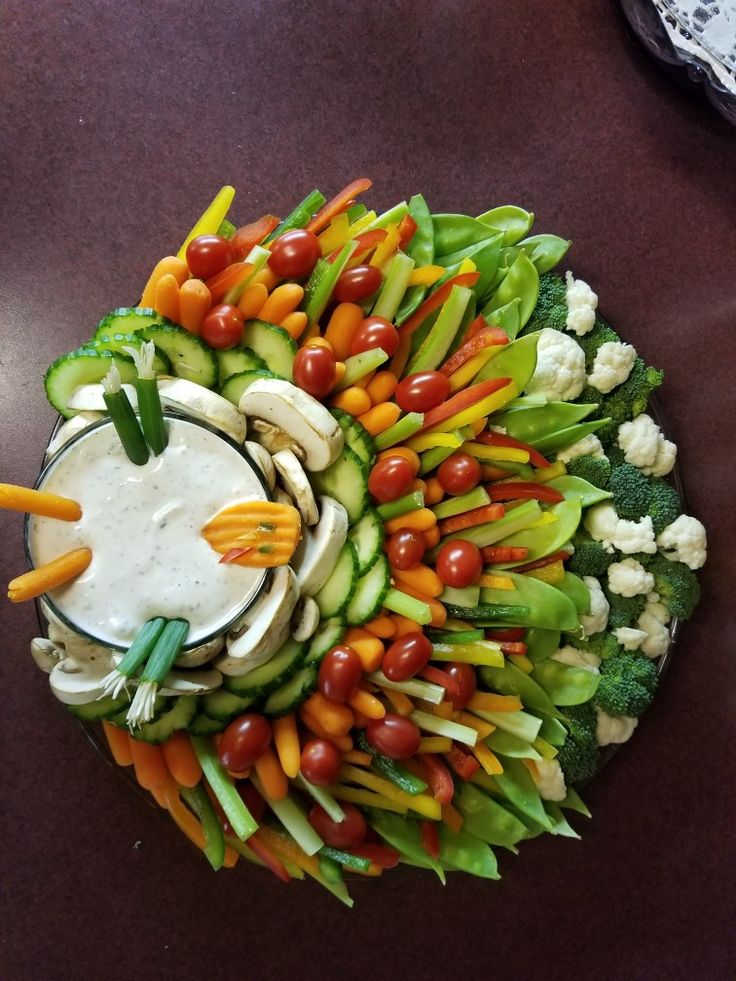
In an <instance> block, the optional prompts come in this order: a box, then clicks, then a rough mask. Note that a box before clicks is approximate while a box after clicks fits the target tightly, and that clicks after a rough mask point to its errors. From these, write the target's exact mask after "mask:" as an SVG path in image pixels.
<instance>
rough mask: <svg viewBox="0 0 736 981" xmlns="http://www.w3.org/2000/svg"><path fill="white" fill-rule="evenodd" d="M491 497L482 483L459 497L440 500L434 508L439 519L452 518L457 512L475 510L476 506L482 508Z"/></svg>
mask: <svg viewBox="0 0 736 981" xmlns="http://www.w3.org/2000/svg"><path fill="white" fill-rule="evenodd" d="M490 503H491V498H490V496H489V494H488V491H487V490H486V489H485V487H482V486H481V485H480V484H479V485H478V486H477V487H474V488H473V489H472V490H470V491H468V492H467V493H466V494H460V495H459V496H458V497H450V498H448V499H447V500H446V501H440V503H439V504H435V506H434V507H433V508H432V510H433V511H434V513H435V514H436V515H437V519H438V520H441V519H442V518H452V517H454V516H455V515H456V514H463V513H464V512H465V511H473V510H475V508H482V507H483V506H484V505H485V504H490Z"/></svg>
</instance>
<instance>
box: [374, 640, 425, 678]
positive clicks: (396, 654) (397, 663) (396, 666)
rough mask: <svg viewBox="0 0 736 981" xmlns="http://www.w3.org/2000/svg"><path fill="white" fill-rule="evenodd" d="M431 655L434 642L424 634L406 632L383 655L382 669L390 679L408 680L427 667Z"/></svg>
mask: <svg viewBox="0 0 736 981" xmlns="http://www.w3.org/2000/svg"><path fill="white" fill-rule="evenodd" d="M431 656H432V644H431V643H430V641H429V639H428V638H427V637H425V636H424V634H420V633H419V632H418V631H416V632H414V633H410V634H404V636H403V637H399V639H398V640H395V641H394V642H393V644H391V646H390V647H389V649H388V650H387V651H386V653H385V654H384V655H383V663H382V664H381V670H382V671H383V673H384V674H385V675H386V677H387V678H388V680H389V681H407V680H408V679H409V678H413V677H414V675H415V674H417V673H418V672H419V671H421V670H422V668H426V666H427V664H428V663H429V659H430V657H431Z"/></svg>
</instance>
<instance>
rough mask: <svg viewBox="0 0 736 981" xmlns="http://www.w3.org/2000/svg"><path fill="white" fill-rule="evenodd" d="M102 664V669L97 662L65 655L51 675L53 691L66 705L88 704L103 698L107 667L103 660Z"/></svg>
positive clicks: (50, 680) (50, 681)
mask: <svg viewBox="0 0 736 981" xmlns="http://www.w3.org/2000/svg"><path fill="white" fill-rule="evenodd" d="M100 665H101V666H102V670H100V668H99V667H98V666H97V665H95V664H92V663H89V662H86V663H85V662H84V661H81V662H80V661H77V660H75V659H74V658H73V657H65V658H64V660H63V661H59V663H58V664H57V665H56V666H55V667H54V668H53V669H52V671H51V674H50V675H49V684H50V685H51V691H52V692H53V693H54V695H55V696H56V697H57V698H58V699H59V701H60V702H64V704H65V705H86V704H87V703H88V702H94V701H96V700H97V699H98V698H102V696H103V695H104V694H105V691H104V687H103V680H104V678H105V675H106V674H107V669H106V668H105V666H104V665H102V662H100Z"/></svg>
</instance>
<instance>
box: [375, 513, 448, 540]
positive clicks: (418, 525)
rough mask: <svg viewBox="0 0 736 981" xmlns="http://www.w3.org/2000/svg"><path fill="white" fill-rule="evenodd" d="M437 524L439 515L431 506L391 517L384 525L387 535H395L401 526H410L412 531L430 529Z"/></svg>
mask: <svg viewBox="0 0 736 981" xmlns="http://www.w3.org/2000/svg"><path fill="white" fill-rule="evenodd" d="M436 524H437V517H436V516H435V514H434V512H433V511H430V510H429V508H420V509H419V510H418V511H410V512H409V514H402V515H401V516H400V517H398V518H391V520H390V521H387V522H386V523H385V525H384V527H385V529H386V534H387V535H393V533H394V532H395V531H399V530H400V529H401V528H410V529H411V530H412V531H428V530H429V529H430V528H433V527H434V526H435V525H436Z"/></svg>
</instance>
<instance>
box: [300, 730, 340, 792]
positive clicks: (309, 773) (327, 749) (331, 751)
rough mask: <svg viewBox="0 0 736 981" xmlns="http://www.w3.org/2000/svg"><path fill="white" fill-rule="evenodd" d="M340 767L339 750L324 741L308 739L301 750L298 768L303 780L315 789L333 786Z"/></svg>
mask: <svg viewBox="0 0 736 981" xmlns="http://www.w3.org/2000/svg"><path fill="white" fill-rule="evenodd" d="M341 766H342V756H341V755H340V750H339V749H338V748H337V746H335V745H333V743H330V742H328V741H327V740H326V739H310V740H309V742H308V743H307V745H306V746H305V747H304V749H303V750H302V759H301V763H300V765H299V768H300V769H301V771H302V775H303V776H304V779H305V780H308V781H309V782H310V783H313V784H315V786H317V787H329V786H330V784H333V783H334V782H335V781H336V780H337V774H338V773H339V772H340V767H341Z"/></svg>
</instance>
